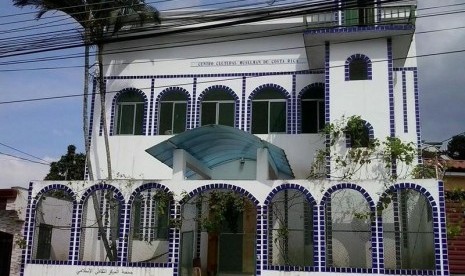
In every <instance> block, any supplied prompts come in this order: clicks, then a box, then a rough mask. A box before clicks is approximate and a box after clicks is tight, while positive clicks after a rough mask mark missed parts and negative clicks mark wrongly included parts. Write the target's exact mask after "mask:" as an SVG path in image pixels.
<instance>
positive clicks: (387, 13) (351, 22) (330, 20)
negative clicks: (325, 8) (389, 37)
mask: <svg viewBox="0 0 465 276" xmlns="http://www.w3.org/2000/svg"><path fill="white" fill-rule="evenodd" d="M415 8H416V7H415V6H410V5H409V6H385V7H370V8H366V7H364V8H350V9H342V10H339V11H333V12H326V13H318V14H310V15H306V17H305V19H306V23H307V26H308V28H312V29H313V28H328V27H347V26H373V25H398V24H403V25H414V24H415Z"/></svg>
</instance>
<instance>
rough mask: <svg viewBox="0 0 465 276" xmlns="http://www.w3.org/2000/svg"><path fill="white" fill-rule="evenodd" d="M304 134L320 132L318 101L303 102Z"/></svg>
mask: <svg viewBox="0 0 465 276" xmlns="http://www.w3.org/2000/svg"><path fill="white" fill-rule="evenodd" d="M301 114H302V115H301V116H302V117H301V120H302V125H301V126H302V133H317V132H318V109H317V102H316V101H302V112H301Z"/></svg>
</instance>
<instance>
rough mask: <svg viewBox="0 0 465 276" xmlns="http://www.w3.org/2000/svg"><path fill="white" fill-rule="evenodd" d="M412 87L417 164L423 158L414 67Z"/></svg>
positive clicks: (416, 72) (416, 77) (416, 75)
mask: <svg viewBox="0 0 465 276" xmlns="http://www.w3.org/2000/svg"><path fill="white" fill-rule="evenodd" d="M413 87H414V88H413V89H414V97H415V130H416V132H417V146H418V148H417V150H418V164H422V163H423V158H422V157H421V127H420V102H419V91H418V70H417V68H416V67H414V69H413Z"/></svg>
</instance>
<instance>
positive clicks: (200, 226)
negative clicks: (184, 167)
mask: <svg viewBox="0 0 465 276" xmlns="http://www.w3.org/2000/svg"><path fill="white" fill-rule="evenodd" d="M181 214H182V215H181V220H182V224H181V255H180V256H181V262H180V272H181V275H194V274H193V268H194V267H198V268H200V270H201V271H202V275H223V276H226V275H255V263H256V260H255V256H256V254H255V247H256V225H257V223H256V220H257V209H256V205H255V203H254V202H252V200H250V199H249V198H247V197H246V196H244V195H242V194H240V193H239V192H236V191H232V190H227V189H214V190H208V191H204V192H201V193H199V194H196V195H194V196H192V197H191V198H190V199H188V200H186V201H185V202H183V204H182V211H181Z"/></svg>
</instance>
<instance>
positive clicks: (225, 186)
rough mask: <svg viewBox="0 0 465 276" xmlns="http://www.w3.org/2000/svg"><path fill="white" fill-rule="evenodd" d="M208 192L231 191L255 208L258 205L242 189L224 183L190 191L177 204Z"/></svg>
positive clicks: (257, 202) (254, 199)
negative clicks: (246, 199) (244, 198)
mask: <svg viewBox="0 0 465 276" xmlns="http://www.w3.org/2000/svg"><path fill="white" fill-rule="evenodd" d="M209 190H232V191H235V192H237V193H239V194H241V195H243V196H244V197H246V198H248V199H249V200H250V201H251V202H252V203H253V204H254V205H255V206H257V205H258V204H259V201H258V199H256V198H255V197H254V196H253V195H252V194H251V193H250V192H249V191H247V190H245V189H244V188H242V187H239V186H235V185H232V184H225V183H214V184H207V185H204V186H201V187H198V188H196V189H194V190H192V191H190V192H189V193H188V194H187V195H186V196H185V197H184V198H183V199H182V200H181V201H179V204H180V205H183V204H185V203H186V202H187V201H189V200H190V199H191V198H193V197H194V196H196V195H198V194H200V193H202V192H207V191H209Z"/></svg>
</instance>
